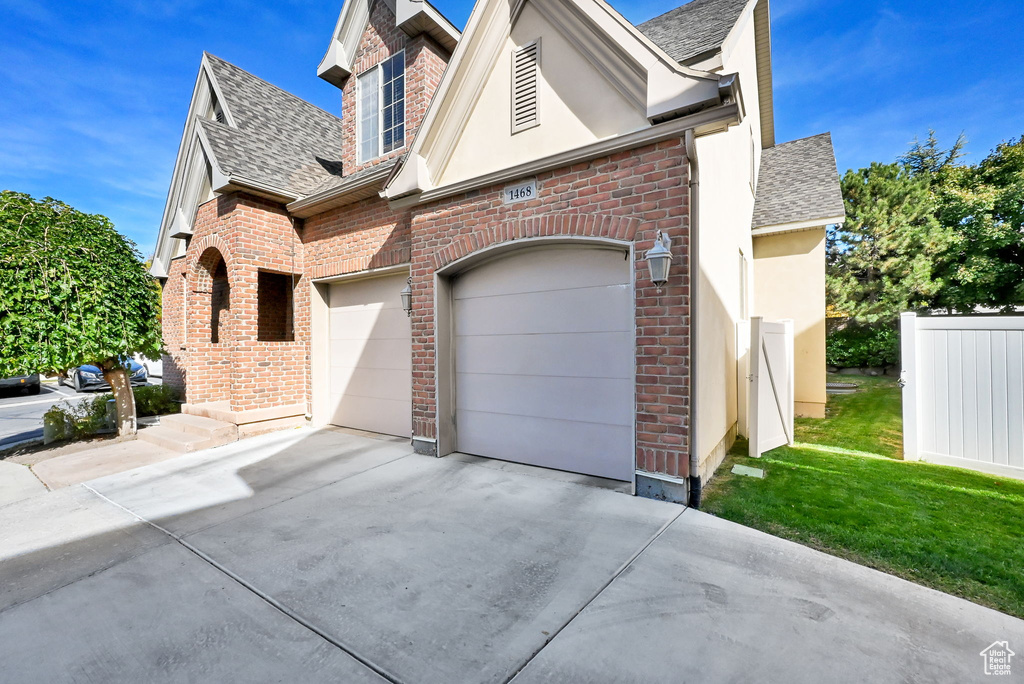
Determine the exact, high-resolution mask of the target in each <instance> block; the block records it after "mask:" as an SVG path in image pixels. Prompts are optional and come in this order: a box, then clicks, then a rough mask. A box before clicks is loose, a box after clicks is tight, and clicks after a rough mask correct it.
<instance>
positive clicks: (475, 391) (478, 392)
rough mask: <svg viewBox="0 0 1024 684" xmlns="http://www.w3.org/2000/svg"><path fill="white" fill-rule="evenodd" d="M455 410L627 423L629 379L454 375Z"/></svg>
mask: <svg viewBox="0 0 1024 684" xmlns="http://www.w3.org/2000/svg"><path fill="white" fill-rule="evenodd" d="M459 386H460V387H462V388H463V392H461V393H460V394H459V395H458V396H457V397H456V398H455V402H456V407H457V408H458V409H459V410H474V411H483V412H487V413H501V414H509V415H522V416H529V417H533V418H552V419H558V420H570V421H581V422H588V423H602V424H606V425H622V426H626V427H629V426H631V425H632V415H633V407H634V402H633V382H632V381H631V380H626V379H617V378H565V377H562V378H551V377H545V376H529V375H476V376H475V377H472V378H460V382H459Z"/></svg>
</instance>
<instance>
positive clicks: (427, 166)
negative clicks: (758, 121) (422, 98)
mask: <svg viewBox="0 0 1024 684" xmlns="http://www.w3.org/2000/svg"><path fill="white" fill-rule="evenodd" d="M530 5H531V6H532V7H533V8H535V9H536V10H537V11H538V12H539V13H541V14H542V16H544V17H545V19H546V20H547V21H549V22H550V23H551V24H553V25H554V26H555V27H556V28H558V30H559V31H560V32H561V33H562V34H563V36H564V37H565V38H566V39H567V40H569V41H571V43H572V44H573V46H574V47H575V48H576V49H577V50H579V51H580V53H581V54H583V55H584V56H586V57H587V58H588V59H589V61H590V62H591V63H592V64H594V66H595V68H597V69H598V70H599V72H600V73H601V74H602V75H603V76H604V77H605V78H606V79H607V80H608V82H609V83H610V84H611V85H612V86H613V87H615V88H616V89H617V90H618V91H619V92H620V93H622V94H623V96H624V97H625V98H626V101H627V102H630V103H631V104H633V106H634V107H636V108H637V110H638V111H640V112H641V113H642V114H643V115H644V116H645V117H646V118H647V119H648V121H650V122H651V124H652V125H653V124H656V123H657V122H659V121H664V120H668V119H672V118H674V117H677V116H683V115H687V114H690V113H692V112H695V111H699V110H701V109H706V108H708V107H714V106H717V105H720V104H722V103H723V99H722V91H723V90H728V91H729V92H731V93H734V94H735V95H736V96H737V97H738V87H737V86H736V84H735V80H730V79H732V77H731V76H726V77H720V76H718V75H715V74H711V73H708V72H703V71H698V70H696V69H693V68H690V67H685V66H681V65H679V64H677V63H676V62H674V61H673V60H672V58H671V57H669V56H668V55H667V54H666V53H665V52H664V51H663V50H662V49H661V48H659V47H658V46H657V45H655V44H654V43H652V42H651V41H650V40H649V39H647V37H646V36H644V35H643V34H642V33H640V31H638V30H637V29H636V27H634V26H633V25H632V24H630V23H629V22H628V21H626V20H625V19H624V18H623V17H622V16H621V15H620V14H619V13H618V12H616V11H615V10H613V9H612V8H611V7H610V6H609V5H608V4H607V3H606V2H604V1H603V0H530ZM521 7H522V3H519V4H517V5H515V6H514V7H513V8H512V10H511V11H510V8H509V4H508V1H507V0H481V1H480V2H479V3H478V4H477V5H476V7H475V8H474V9H473V13H472V15H471V16H470V18H469V23H468V25H467V27H466V31H465V34H464V35H463V38H462V40H461V41H460V42H459V45H458V47H457V48H456V50H455V54H454V55H453V56H452V60H451V62H450V63H449V66H448V68H447V69H446V70H445V73H444V76H443V77H442V79H441V83H440V85H439V86H438V89H437V92H436V94H435V96H434V98H433V99H432V101H431V103H430V105H429V107H428V109H427V113H426V115H425V117H424V120H423V124H422V125H421V126H420V129H419V131H417V133H416V137H415V139H414V141H413V144H412V147H411V148H410V151H409V155H408V157H407V159H406V161H405V163H404V164H403V165H402V167H401V169H400V170H399V171H398V172H397V173H396V174H395V175H394V176H393V177H392V179H391V180H390V182H389V183H388V184H387V186H386V187H385V190H384V194H385V195H386V196H387V197H388V198H389V199H392V200H394V199H397V198H398V197H402V196H405V195H410V194H416V193H426V192H429V191H430V190H433V189H434V187H435V181H436V180H437V179H438V178H441V177H442V176H443V174H444V171H445V169H446V168H447V166H448V164H449V162H450V161H451V158H452V154H453V153H454V150H455V147H456V145H457V143H458V140H459V137H460V135H461V132H462V130H463V128H464V125H465V122H466V120H467V119H468V117H469V116H470V114H471V112H472V111H473V108H474V106H475V105H476V103H477V101H478V100H479V97H480V93H481V92H482V90H483V88H484V86H485V85H486V82H487V78H488V76H489V75H490V74H491V72H492V71H493V69H494V65H495V63H496V62H497V59H498V57H499V55H500V54H501V50H502V49H503V48H504V46H505V44H506V40H507V39H508V36H509V35H510V33H511V29H512V25H513V23H514V20H515V17H516V15H517V13H518V11H519V10H520V9H521ZM725 81H728V85H727V86H725V87H724V88H723V83H724V82H725Z"/></svg>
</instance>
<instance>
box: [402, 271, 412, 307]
mask: <svg viewBox="0 0 1024 684" xmlns="http://www.w3.org/2000/svg"><path fill="white" fill-rule="evenodd" d="M401 296H402V308H403V309H404V310H405V315H406V316H412V277H411V276H410V277H409V280H407V281H406V282H405V287H404V288H402V295H401Z"/></svg>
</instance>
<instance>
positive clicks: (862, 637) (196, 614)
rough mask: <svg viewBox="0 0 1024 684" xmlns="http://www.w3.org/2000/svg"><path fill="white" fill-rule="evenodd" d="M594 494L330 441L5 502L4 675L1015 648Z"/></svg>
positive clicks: (760, 540) (486, 674) (1022, 633)
mask: <svg viewBox="0 0 1024 684" xmlns="http://www.w3.org/2000/svg"><path fill="white" fill-rule="evenodd" d="M606 484H607V483H606V482H605V481H599V480H593V479H588V478H584V477H581V476H574V475H568V474H565V473H558V472H554V471H546V470H540V469H535V468H530V467H528V466H519V465H512V464H507V463H503V462H499V461H487V460H483V459H477V458H473V457H465V456H458V455H456V456H452V457H448V458H444V459H436V458H430V457H426V456H419V455H416V454H413V453H412V451H411V449H410V448H409V446H408V444H407V441H405V440H398V439H391V438H383V437H379V436H374V435H367V434H355V433H351V432H346V431H341V430H334V429H328V430H320V431H308V430H299V431H292V432H287V433H278V434H275V435H269V436H265V437H261V438H255V439H251V440H246V441H243V442H238V443H236V444H232V445H229V446H226V447H221V448H218V449H214V450H210V451H208V452H200V453H195V454H189V455H186V456H183V457H181V458H177V459H173V460H170V461H166V462H162V463H157V464H154V465H151V466H147V467H145V468H140V469H138V470H134V471H130V472H127V473H121V474H119V475H114V476H110V477H106V478H102V479H99V480H94V481H92V482H89V483H86V484H84V485H80V486H75V487H70V488H67V489H64V490H61V491H59V492H54V493H50V494H45V495H39V496H36V497H32V498H30V499H26V500H24V501H21V502H17V503H14V504H10V505H8V506H5V507H2V508H0V576H2V577H3V583H2V585H0V662H2V663H3V665H2V667H3V672H4V675H3V679H4V681H8V682H39V681H47V682H64V681H67V682H78V681H83V682H85V681H104V682H140V681H146V682H164V681H166V682H178V681H196V682H232V681H238V682H243V681H244V682H250V681H252V682H264V681H267V682H271V681H287V682H315V681H325V682H327V681H331V682H338V681H342V682H350V681H351V682H359V681H366V682H382V681H393V682H443V683H445V684H448V683H451V682H506V681H509V680H512V679H515V681H516V682H540V681H554V682H567V681H748V680H764V681H777V680H785V681H808V682H811V681H814V682H820V681H826V680H827V681H864V680H872V681H894V682H896V681H915V680H916V681H971V680H974V679H978V680H982V679H984V674H983V669H982V666H983V663H982V659H981V657H980V656H979V653H980V651H981V650H982V649H984V648H985V647H986V646H988V645H989V644H990V643H992V642H993V641H997V640H999V641H1003V640H1009V641H1010V647H1011V648H1014V649H1016V650H1020V649H1019V648H1018V645H1019V646H1020V647H1024V623H1022V622H1021V621H1018V620H1015V619H1012V618H1009V617H1007V616H1004V615H1001V614H999V613H996V612H994V611H990V610H988V609H985V608H981V607H979V606H975V605H973V604H970V603H968V602H966V601H962V600H959V599H955V598H952V597H949V596H946V595H944V594H940V593H938V592H934V591H930V590H928V589H924V588H922V587H918V586H916V585H912V584H909V583H907V582H903V581H902V580H898V579H896V578H893V577H889V576H887V575H883V574H881V573H877V572H874V571H872V570H868V569H866V568H862V567H860V566H856V565H853V564H850V563H847V562H845V561H841V560H838V559H835V558H832V557H829V556H825V555H823V554H820V553H817V552H814V551H811V550H809V549H806V548H804V547H801V546H798V545H796V544H791V543H789V542H784V541H781V540H778V539H775V538H773V537H769V536H767V535H763V534H761V533H758V532H754V531H752V530H749V529H746V528H743V527H740V526H738V525H733V524H731V523H726V522H724V521H721V520H717V519H715V518H711V517H710V516H706V515H704V514H701V513H699V512H696V511H686V510H684V509H683V508H681V507H679V506H676V505H673V504H669V503H663V502H657V501H650V500H645V499H639V498H635V497H631V496H628V495H625V494H623V493H622V492H621V491H615V489H614V488H609V487H607V486H605V485H606ZM1015 665H1016V664H1015ZM1021 669H1022V670H1024V664H1022V665H1021Z"/></svg>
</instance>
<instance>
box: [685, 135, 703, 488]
mask: <svg viewBox="0 0 1024 684" xmlns="http://www.w3.org/2000/svg"><path fill="white" fill-rule="evenodd" d="M684 141H685V144H686V159H687V161H688V162H689V164H690V244H689V246H688V248H687V257H688V259H689V265H690V268H689V271H690V272H689V276H690V411H689V413H690V415H689V435H688V442H689V449H690V478H689V490H690V491H689V501H688V505H689V506H691V507H693V508H700V495H701V481H700V451H699V448H698V446H697V436H698V435H697V418H698V414H697V412H698V401H697V396H698V392H697V372H698V370H697V365H698V350H699V344H700V329H699V327H698V323H697V321H698V316H699V307H698V302H699V301H700V165H699V164H698V163H697V145H696V144H695V143H694V135H693V129H692V128H691V129H688V130H687V131H686V134H685V137H684Z"/></svg>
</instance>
